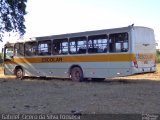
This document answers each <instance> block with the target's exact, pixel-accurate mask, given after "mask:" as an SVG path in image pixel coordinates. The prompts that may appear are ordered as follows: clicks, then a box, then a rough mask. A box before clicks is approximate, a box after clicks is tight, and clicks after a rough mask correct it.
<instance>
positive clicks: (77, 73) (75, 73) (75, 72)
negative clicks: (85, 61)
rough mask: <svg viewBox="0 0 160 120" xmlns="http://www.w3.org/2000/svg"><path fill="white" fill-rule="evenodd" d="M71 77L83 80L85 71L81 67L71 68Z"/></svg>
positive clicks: (79, 80)
mask: <svg viewBox="0 0 160 120" xmlns="http://www.w3.org/2000/svg"><path fill="white" fill-rule="evenodd" d="M70 77H71V79H72V81H74V82H82V81H83V71H82V69H81V68H80V67H73V68H72V69H71V74H70Z"/></svg>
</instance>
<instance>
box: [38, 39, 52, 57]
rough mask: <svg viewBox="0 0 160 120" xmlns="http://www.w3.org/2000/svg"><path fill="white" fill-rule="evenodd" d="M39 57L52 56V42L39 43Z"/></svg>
mask: <svg viewBox="0 0 160 120" xmlns="http://www.w3.org/2000/svg"><path fill="white" fill-rule="evenodd" d="M38 55H51V41H50V40H45V41H39V42H38Z"/></svg>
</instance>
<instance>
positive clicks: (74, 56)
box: [4, 26, 156, 81]
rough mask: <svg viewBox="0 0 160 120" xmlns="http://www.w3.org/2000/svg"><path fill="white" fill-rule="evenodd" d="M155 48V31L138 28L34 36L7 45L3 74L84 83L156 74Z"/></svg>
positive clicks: (20, 77)
mask: <svg viewBox="0 0 160 120" xmlns="http://www.w3.org/2000/svg"><path fill="white" fill-rule="evenodd" d="M155 47H156V43H155V38H154V31H153V30H152V29H151V28H147V27H139V26H128V27H122V28H113V29H105V30H96V31H87V32H79V33H69V34H62V35H52V36H42V37H35V38H30V39H28V40H24V41H23V40H21V41H19V42H15V43H7V44H6V45H5V46H4V73H5V75H16V76H17V78H19V79H22V78H23V77H24V76H46V77H63V78H71V79H72V80H73V81H83V80H84V79H85V78H89V79H95V78H96V79H101V80H102V79H105V78H111V77H117V76H127V75H133V74H137V73H145V72H155V71H156V48H155Z"/></svg>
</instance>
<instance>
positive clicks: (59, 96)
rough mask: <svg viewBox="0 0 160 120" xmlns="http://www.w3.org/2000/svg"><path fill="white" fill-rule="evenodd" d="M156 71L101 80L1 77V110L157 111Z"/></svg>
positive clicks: (159, 100) (159, 108)
mask: <svg viewBox="0 0 160 120" xmlns="http://www.w3.org/2000/svg"><path fill="white" fill-rule="evenodd" d="M159 73H160V72H159V71H158V72H157V73H150V74H145V75H137V76H130V77H126V78H119V79H118V80H115V79H114V80H112V81H111V80H106V81H104V82H82V83H75V82H72V81H69V80H55V79H50V80H43V79H25V80H23V81H21V80H16V79H13V78H12V79H11V78H6V77H5V78H4V77H3V76H1V78H0V113H16V114H17V113H71V112H73V111H77V112H80V113H82V114H83V113H93V114H94V113H96V114H97V113H140V114H141V113H159V112H160V77H159Z"/></svg>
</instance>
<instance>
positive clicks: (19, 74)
mask: <svg viewBox="0 0 160 120" xmlns="http://www.w3.org/2000/svg"><path fill="white" fill-rule="evenodd" d="M15 75H16V78H17V79H19V80H22V79H23V77H24V74H23V70H22V68H17V69H16V72H15Z"/></svg>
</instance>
